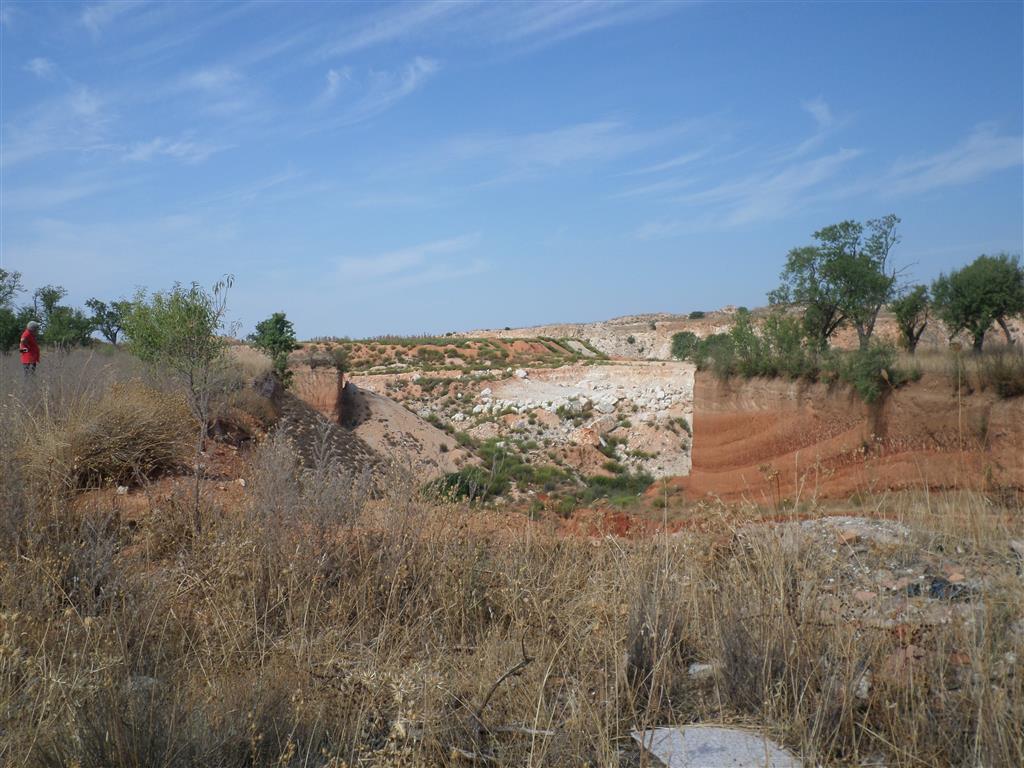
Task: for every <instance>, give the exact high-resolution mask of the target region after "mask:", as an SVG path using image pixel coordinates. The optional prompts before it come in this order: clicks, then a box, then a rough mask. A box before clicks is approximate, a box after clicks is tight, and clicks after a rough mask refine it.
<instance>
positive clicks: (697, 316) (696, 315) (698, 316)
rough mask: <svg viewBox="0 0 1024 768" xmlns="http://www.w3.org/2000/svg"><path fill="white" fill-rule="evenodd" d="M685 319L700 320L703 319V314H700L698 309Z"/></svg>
mask: <svg viewBox="0 0 1024 768" xmlns="http://www.w3.org/2000/svg"><path fill="white" fill-rule="evenodd" d="M687 317H689V318H690V319H691V320H702V319H703V318H704V317H705V313H704V312H701V311H700V310H699V309H698V310H696V311H694V312H691V313H690V314H689V315H687Z"/></svg>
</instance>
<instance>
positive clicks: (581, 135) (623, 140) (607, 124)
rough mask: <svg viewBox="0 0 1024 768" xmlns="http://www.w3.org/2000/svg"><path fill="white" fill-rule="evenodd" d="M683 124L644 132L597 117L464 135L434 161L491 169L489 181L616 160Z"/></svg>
mask: <svg viewBox="0 0 1024 768" xmlns="http://www.w3.org/2000/svg"><path fill="white" fill-rule="evenodd" d="M681 130H683V129H682V128H680V127H679V126H669V127H667V128H662V129H657V130H651V131H644V130H636V129H632V128H630V127H629V126H628V125H627V124H625V123H624V122H622V121H619V120H595V121H592V122H587V123H577V124H573V125H567V126H562V127H560V128H554V129H551V130H546V131H533V132H527V133H517V134H497V135H494V134H490V135H467V136H460V137H456V138H454V139H451V140H449V141H448V142H446V143H445V144H444V145H443V146H442V147H441V149H440V150H439V151H438V152H437V153H436V155H435V157H434V158H433V161H435V162H440V163H443V164H445V165H450V164H453V163H472V164H473V166H474V170H478V171H480V172H483V173H485V174H488V175H487V177H486V180H484V181H482V182H480V183H479V184H478V185H477V186H489V185H494V184H501V183H507V182H513V181H520V180H523V179H529V178H534V177H536V176H539V175H542V174H545V173H550V172H553V171H558V170H564V169H566V168H569V167H572V166H575V165H579V164H584V163H601V162H607V161H609V160H613V159H615V158H618V157H622V156H624V155H628V154H631V153H633V152H637V151H640V150H642V149H645V148H648V147H651V146H655V145H657V144H659V143H661V142H664V141H666V140H668V139H670V138H672V137H675V136H677V135H678V134H679V133H680V132H681Z"/></svg>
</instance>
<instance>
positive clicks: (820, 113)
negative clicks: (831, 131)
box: [800, 96, 835, 128]
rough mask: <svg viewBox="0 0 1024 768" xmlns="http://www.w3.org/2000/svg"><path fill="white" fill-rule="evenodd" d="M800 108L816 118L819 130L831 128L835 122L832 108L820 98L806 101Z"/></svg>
mask: <svg viewBox="0 0 1024 768" xmlns="http://www.w3.org/2000/svg"><path fill="white" fill-rule="evenodd" d="M800 106H802V107H803V108H804V110H805V111H806V112H807V113H808V114H810V116H811V117H813V118H814V121H815V122H816V123H817V124H818V127H819V128H829V127H831V126H832V124H833V123H834V122H835V117H833V115H832V109H831V107H829V105H828V103H827V102H826V101H825V100H824V99H823V98H821V97H820V96H819V97H818V98H816V99H811V100H809V101H805V102H803V103H802V104H801V105H800Z"/></svg>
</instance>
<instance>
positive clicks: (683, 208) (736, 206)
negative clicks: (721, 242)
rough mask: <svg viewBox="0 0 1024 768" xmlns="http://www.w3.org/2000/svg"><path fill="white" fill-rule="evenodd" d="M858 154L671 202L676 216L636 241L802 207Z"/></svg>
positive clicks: (844, 153) (652, 225)
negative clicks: (676, 213) (676, 211)
mask: <svg viewBox="0 0 1024 768" xmlns="http://www.w3.org/2000/svg"><path fill="white" fill-rule="evenodd" d="M862 154H863V151H862V150H859V149H839V150H837V151H835V152H832V153H829V154H826V155H821V156H819V157H815V158H813V159H810V160H803V161H800V162H794V163H789V164H784V165H781V166H776V167H774V168H772V169H770V170H766V171H762V172H759V173H755V174H751V175H749V176H745V177H743V178H740V179H736V180H734V181H727V182H723V183H720V184H716V185H714V186H712V187H709V188H707V189H703V190H700V191H697V192H693V193H690V194H686V195H682V196H679V197H676V198H675V199H674V203H675V204H676V205H677V206H678V208H679V211H680V213H679V214H678V215H676V216H674V217H668V218H662V219H658V220H655V221H650V222H647V223H646V224H643V225H642V226H641V227H640V228H639V230H638V232H637V235H638V236H639V237H640V238H642V239H647V238H656V237H667V236H671V235H678V234H680V233H682V232H686V231H690V230H692V229H700V228H719V227H734V226H741V225H744V224H750V223H752V222H756V221H770V220H774V219H778V218H781V217H783V216H786V215H788V214H790V213H792V212H793V211H795V210H797V209H798V208H800V207H801V206H802V205H805V204H806V203H807V202H808V200H809V198H810V197H811V196H812V195H815V194H817V192H818V191H819V190H820V189H821V187H822V185H823V184H824V183H825V182H827V181H829V180H832V179H834V177H835V176H836V174H838V172H839V171H840V170H841V169H842V168H843V167H844V166H846V165H847V164H848V163H849V162H850V161H851V160H853V159H854V158H857V157H859V156H860V155H862Z"/></svg>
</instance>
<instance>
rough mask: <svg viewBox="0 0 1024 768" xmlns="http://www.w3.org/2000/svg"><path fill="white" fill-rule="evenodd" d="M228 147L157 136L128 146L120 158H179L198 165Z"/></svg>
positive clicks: (147, 159)
mask: <svg viewBox="0 0 1024 768" xmlns="http://www.w3.org/2000/svg"><path fill="white" fill-rule="evenodd" d="M225 149H228V147H227V146H223V145H217V144H207V143H205V142H199V141H193V140H192V139H188V138H181V139H167V138H164V137H163V136H157V137H156V138H154V139H150V140H149V141H140V142H136V143H135V144H132V145H131V146H130V147H128V148H127V149H126V150H125V152H124V154H123V155H122V159H124V160H128V161H131V162H146V161H150V160H154V159H156V158H159V157H167V158H170V159H172V160H180V161H181V162H183V163H187V164H188V165H198V164H199V163H202V162H203V161H205V160H206V159H207V158H208V157H210V156H211V155H213V154H216V153H217V152H221V151H223V150H225Z"/></svg>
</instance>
